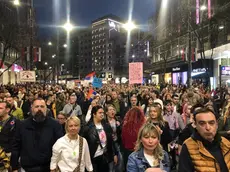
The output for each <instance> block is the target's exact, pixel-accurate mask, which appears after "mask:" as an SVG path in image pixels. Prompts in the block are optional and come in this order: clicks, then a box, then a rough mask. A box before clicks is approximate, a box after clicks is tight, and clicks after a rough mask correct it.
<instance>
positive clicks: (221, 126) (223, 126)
mask: <svg viewBox="0 0 230 172" xmlns="http://www.w3.org/2000/svg"><path fill="white" fill-rule="evenodd" d="M218 133H219V134H220V135H221V136H223V137H225V138H226V139H228V140H230V103H228V105H227V106H226V111H225V113H224V116H221V117H220V118H219V119H218Z"/></svg>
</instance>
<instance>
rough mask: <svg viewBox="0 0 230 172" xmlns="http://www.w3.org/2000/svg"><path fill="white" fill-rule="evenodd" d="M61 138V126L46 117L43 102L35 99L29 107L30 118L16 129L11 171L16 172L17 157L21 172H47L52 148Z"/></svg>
mask: <svg viewBox="0 0 230 172" xmlns="http://www.w3.org/2000/svg"><path fill="white" fill-rule="evenodd" d="M62 136H63V130H62V127H61V125H60V124H59V123H58V122H57V121H56V120H55V119H53V118H51V117H49V116H47V107H46V103H45V101H44V100H43V99H39V98H38V99H35V100H34V101H33V103H32V106H31V115H30V117H29V118H28V119H26V120H24V121H22V122H21V124H20V126H19V127H16V135H15V138H14V140H13V146H12V156H11V166H12V169H13V171H18V168H19V164H18V160H19V157H20V164H21V166H22V168H23V169H22V172H23V171H26V172H47V171H49V170H50V159H51V156H52V146H53V144H54V143H55V142H56V140H57V139H59V138H60V137H62Z"/></svg>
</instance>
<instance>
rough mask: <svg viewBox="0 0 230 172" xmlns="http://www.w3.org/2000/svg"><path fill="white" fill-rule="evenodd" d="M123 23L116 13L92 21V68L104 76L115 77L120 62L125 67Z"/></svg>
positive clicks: (124, 32)
mask: <svg viewBox="0 0 230 172" xmlns="http://www.w3.org/2000/svg"><path fill="white" fill-rule="evenodd" d="M123 24H124V23H123V20H122V19H120V18H119V17H117V16H114V15H107V16H104V17H101V18H99V19H97V20H94V21H93V22H92V70H93V71H95V72H96V73H97V74H98V75H99V76H100V77H102V78H107V79H109V78H114V75H116V71H117V69H116V70H115V68H116V67H115V66H118V67H119V65H118V64H121V63H123V65H122V66H123V67H124V63H125V61H127V60H125V55H124V54H125V48H124V47H125V44H126V31H125V30H124V29H123V27H122V26H123ZM126 63H127V62H126ZM122 66H120V67H122ZM118 75H120V73H119V74H118Z"/></svg>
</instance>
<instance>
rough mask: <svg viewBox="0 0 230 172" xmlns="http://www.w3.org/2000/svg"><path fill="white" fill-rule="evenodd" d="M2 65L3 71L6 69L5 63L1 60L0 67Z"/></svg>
mask: <svg viewBox="0 0 230 172" xmlns="http://www.w3.org/2000/svg"><path fill="white" fill-rule="evenodd" d="M1 65H2V68H1V69H4V67H5V66H4V62H3V61H2V60H1V59H0V66H1Z"/></svg>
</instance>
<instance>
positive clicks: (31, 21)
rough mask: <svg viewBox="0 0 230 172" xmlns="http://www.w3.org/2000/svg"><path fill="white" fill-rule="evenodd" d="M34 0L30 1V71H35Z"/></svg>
mask: <svg viewBox="0 0 230 172" xmlns="http://www.w3.org/2000/svg"><path fill="white" fill-rule="evenodd" d="M32 13H33V0H30V14H29V23H30V64H29V69H30V70H33V14H32Z"/></svg>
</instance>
